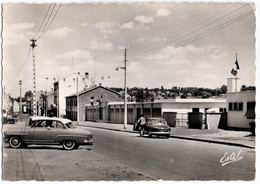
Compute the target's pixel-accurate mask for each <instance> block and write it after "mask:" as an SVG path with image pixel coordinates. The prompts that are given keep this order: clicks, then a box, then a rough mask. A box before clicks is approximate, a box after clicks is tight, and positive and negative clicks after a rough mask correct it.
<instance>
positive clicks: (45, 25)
mask: <svg viewBox="0 0 260 184" xmlns="http://www.w3.org/2000/svg"><path fill="white" fill-rule="evenodd" d="M55 6H56V4H54V5H53V6H52V9H51V12H50V14H49V16H48V19H47V21H46V23H45V24H44V27H43V29H42V31H41V34H40V35H39V36H38V38H37V40H39V39H40V38H41V36H42V33H43V32H44V31H45V29H46V27H47V25H48V23H49V21H50V18H51V16H52V13H53V10H54V8H55Z"/></svg>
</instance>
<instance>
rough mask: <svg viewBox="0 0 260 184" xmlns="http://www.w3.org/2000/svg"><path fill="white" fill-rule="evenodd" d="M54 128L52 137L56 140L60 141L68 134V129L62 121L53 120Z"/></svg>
mask: <svg viewBox="0 0 260 184" xmlns="http://www.w3.org/2000/svg"><path fill="white" fill-rule="evenodd" d="M53 122H54V123H53V125H54V128H53V129H52V139H53V140H54V141H55V142H60V141H61V139H62V138H63V137H64V136H66V135H68V130H67V129H66V128H65V126H64V124H63V123H61V122H60V121H53Z"/></svg>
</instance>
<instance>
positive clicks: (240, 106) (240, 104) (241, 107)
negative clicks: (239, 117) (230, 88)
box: [238, 102, 243, 111]
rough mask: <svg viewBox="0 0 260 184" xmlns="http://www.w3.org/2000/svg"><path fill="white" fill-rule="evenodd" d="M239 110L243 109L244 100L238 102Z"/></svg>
mask: <svg viewBox="0 0 260 184" xmlns="http://www.w3.org/2000/svg"><path fill="white" fill-rule="evenodd" d="M238 110H239V111H243V102H239V103H238Z"/></svg>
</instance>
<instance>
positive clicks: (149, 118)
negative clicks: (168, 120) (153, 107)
mask: <svg viewBox="0 0 260 184" xmlns="http://www.w3.org/2000/svg"><path fill="white" fill-rule="evenodd" d="M152 119H154V120H156V119H163V118H157V117H151V118H147V120H152Z"/></svg>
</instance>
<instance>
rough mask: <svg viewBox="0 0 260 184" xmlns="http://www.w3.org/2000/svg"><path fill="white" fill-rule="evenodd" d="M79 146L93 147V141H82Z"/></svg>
mask: <svg viewBox="0 0 260 184" xmlns="http://www.w3.org/2000/svg"><path fill="white" fill-rule="evenodd" d="M81 145H93V140H84V141H83V142H82V143H81Z"/></svg>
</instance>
